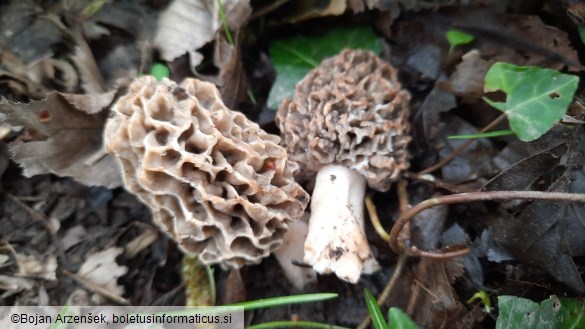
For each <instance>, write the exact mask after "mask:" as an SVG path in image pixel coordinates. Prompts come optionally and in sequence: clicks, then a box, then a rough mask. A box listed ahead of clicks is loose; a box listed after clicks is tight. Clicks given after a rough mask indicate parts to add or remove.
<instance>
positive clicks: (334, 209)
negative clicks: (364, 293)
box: [304, 165, 379, 283]
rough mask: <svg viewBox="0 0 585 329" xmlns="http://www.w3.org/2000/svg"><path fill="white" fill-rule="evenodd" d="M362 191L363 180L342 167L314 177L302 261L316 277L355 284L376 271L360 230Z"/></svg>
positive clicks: (376, 268)
mask: <svg viewBox="0 0 585 329" xmlns="http://www.w3.org/2000/svg"><path fill="white" fill-rule="evenodd" d="M365 190H366V179H365V178H364V177H363V176H362V175H360V174H359V173H357V172H356V171H354V170H351V169H348V168H346V167H344V166H339V165H328V166H324V167H322V168H321V169H320V170H319V172H318V173H317V180H316V182H315V189H314V190H313V195H312V198H311V199H312V200H311V219H310V220H309V232H308V234H307V240H306V241H305V258H304V261H305V263H307V264H309V265H311V266H313V269H315V271H317V272H318V273H321V274H323V273H331V272H333V273H335V274H336V275H337V276H338V277H339V278H340V279H342V280H345V281H348V282H352V283H355V282H357V281H358V279H359V278H360V275H361V274H362V273H366V274H369V273H372V272H375V271H376V270H378V269H379V265H378V263H377V262H376V260H375V259H374V257H373V255H372V252H371V250H370V247H369V245H368V241H367V239H366V236H365V234H364V229H363V226H364V206H363V201H364V194H365Z"/></svg>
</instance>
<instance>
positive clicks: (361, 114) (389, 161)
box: [276, 50, 411, 282]
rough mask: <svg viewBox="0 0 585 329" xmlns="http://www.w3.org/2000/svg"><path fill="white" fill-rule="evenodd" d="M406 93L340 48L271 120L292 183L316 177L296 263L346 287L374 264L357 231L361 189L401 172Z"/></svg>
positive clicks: (373, 65)
mask: <svg viewBox="0 0 585 329" xmlns="http://www.w3.org/2000/svg"><path fill="white" fill-rule="evenodd" d="M409 100H410V94H409V93H408V92H407V91H406V90H403V89H401V86H400V83H399V82H398V79H397V70H396V69H395V68H394V67H392V66H390V65H389V64H387V63H385V62H384V61H382V60H381V59H380V58H379V57H377V56H376V55H374V54H373V53H371V52H369V51H362V50H344V51H343V52H342V53H341V54H339V55H338V56H336V57H333V58H330V59H326V60H324V61H323V62H322V63H321V65H320V66H319V67H317V68H316V69H314V70H313V71H311V72H310V73H309V74H308V75H307V76H306V77H305V78H304V79H303V80H302V81H301V82H300V83H298V84H297V87H296V91H295V95H294V100H286V101H284V102H283V103H282V104H281V106H280V108H279V110H278V113H277V116H276V122H277V124H278V126H279V128H280V130H281V135H282V136H283V144H284V146H285V147H286V149H287V151H288V153H289V156H290V158H291V159H292V160H294V161H296V162H298V163H299V164H302V165H303V166H304V167H303V168H301V170H300V172H299V176H298V178H299V179H304V180H307V179H310V178H312V177H314V175H315V174H316V175H317V177H316V181H315V187H314V190H313V193H312V201H311V218H310V220H309V233H308V236H307V240H306V242H305V258H304V261H305V262H306V263H307V264H309V265H312V266H313V268H314V269H315V270H316V271H317V272H319V273H329V272H334V273H336V274H337V276H338V277H340V278H341V279H344V280H346V281H349V282H356V281H357V280H358V279H359V277H360V275H361V273H372V272H374V271H375V270H377V268H378V267H379V266H378V263H377V262H376V260H375V259H374V257H373V255H372V252H371V250H370V248H369V245H368V243H367V240H366V237H365V234H364V231H363V227H364V214H363V199H364V193H365V189H366V182H367V183H368V185H369V186H370V187H371V188H373V189H376V190H378V191H387V190H388V189H389V188H390V185H391V183H392V182H393V181H394V180H396V179H397V178H398V176H399V174H400V172H401V171H403V170H405V169H407V168H408V151H407V144H408V142H409V141H410V139H411V138H410V137H409V135H408V133H409V130H410V124H409V122H408V115H409V105H408V104H409Z"/></svg>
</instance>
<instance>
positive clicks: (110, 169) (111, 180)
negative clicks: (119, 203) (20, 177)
mask: <svg viewBox="0 0 585 329" xmlns="http://www.w3.org/2000/svg"><path fill="white" fill-rule="evenodd" d="M114 95H115V91H112V92H109V93H104V94H92V95H71V94H61V93H57V92H53V93H50V94H49V95H48V96H47V99H45V100H42V101H34V102H30V103H13V102H10V101H7V100H1V101H0V113H2V114H4V115H5V116H6V121H7V122H8V123H9V124H11V125H13V126H24V127H25V128H26V135H25V136H24V137H22V138H20V139H18V140H16V141H14V142H12V143H11V144H10V152H11V153H12V158H13V159H14V161H16V162H17V163H18V164H19V165H20V166H21V167H22V168H23V173H24V175H25V176H27V177H31V176H35V175H41V174H49V173H52V174H56V175H59V176H68V177H73V178H75V179H76V180H77V181H79V182H81V183H83V184H86V185H102V186H106V187H109V188H114V187H118V186H121V185H122V179H121V177H120V171H119V167H118V164H117V162H116V161H115V159H113V158H112V157H111V156H109V155H107V154H105V153H104V152H103V150H102V133H103V126H104V123H105V120H106V119H107V114H108V113H107V111H103V108H104V107H107V106H108V105H109V104H110V103H111V102H112V99H113V98H114Z"/></svg>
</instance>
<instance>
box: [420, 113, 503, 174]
mask: <svg viewBox="0 0 585 329" xmlns="http://www.w3.org/2000/svg"><path fill="white" fill-rule="evenodd" d="M505 118H506V114H502V115H500V116H499V117H497V118H496V119H495V120H494V121H492V122H490V123H489V124H488V125H487V126H485V127H484V128H483V129H482V130H480V131H479V132H480V133H484V132H486V131H489V130H491V129H492V128H494V127H495V126H496V125H497V124H498V123H500V122H501V121H502V120H504V119H505ZM474 141H475V139H469V140H468V141H466V142H465V143H463V144H461V145H460V146H459V147H458V148H456V149H454V150H453V152H451V154H449V155H447V156H446V157H445V158H444V159H443V160H441V161H439V162H437V163H435V164H434V165H432V166H430V167H428V168H427V169H425V170H423V171H421V172H418V173H417V175H424V174H430V173H432V172H433V171H435V170H437V169H439V168H441V167H443V166H444V165H446V164H447V163H449V162H451V160H453V159H455V157H456V156H457V154H459V153H461V151H463V150H464V149H465V148H467V147H468V146H469V145H471V143H473V142H474Z"/></svg>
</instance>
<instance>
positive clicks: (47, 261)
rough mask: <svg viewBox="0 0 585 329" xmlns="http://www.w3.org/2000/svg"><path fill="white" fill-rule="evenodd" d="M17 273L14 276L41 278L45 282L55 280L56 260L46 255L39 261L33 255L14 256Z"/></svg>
mask: <svg viewBox="0 0 585 329" xmlns="http://www.w3.org/2000/svg"><path fill="white" fill-rule="evenodd" d="M16 263H17V264H18V272H17V273H16V275H18V276H24V277H34V278H41V279H45V280H57V274H56V271H57V258H56V257H55V256H53V255H48V256H46V257H45V258H44V259H42V260H41V259H39V258H38V257H35V256H33V255H24V254H18V253H17V254H16Z"/></svg>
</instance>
